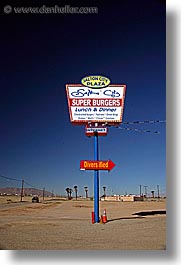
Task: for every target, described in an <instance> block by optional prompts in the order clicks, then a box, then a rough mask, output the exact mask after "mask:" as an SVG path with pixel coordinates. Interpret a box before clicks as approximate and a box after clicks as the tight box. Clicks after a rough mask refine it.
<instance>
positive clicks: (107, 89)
mask: <svg viewBox="0 0 181 265" xmlns="http://www.w3.org/2000/svg"><path fill="white" fill-rule="evenodd" d="M110 83H111V81H110V79H109V78H107V77H105V76H101V75H91V76H86V77H84V78H82V80H81V84H67V85H66V93H67V99H68V107H69V114H70V121H71V122H72V124H76V125H86V128H85V134H86V135H87V136H88V137H90V136H93V137H94V161H86V160H84V161H81V164H80V169H81V170H94V217H95V223H99V170H108V171H109V170H111V169H112V168H113V167H114V166H115V164H114V163H113V162H112V161H111V160H108V161H99V147H98V137H99V136H106V135H107V132H108V128H107V127H108V126H116V125H118V124H120V123H121V122H122V116H123V109H124V98H125V92H126V85H121V84H110ZM82 163H83V164H82Z"/></svg>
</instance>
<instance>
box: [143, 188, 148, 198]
mask: <svg viewBox="0 0 181 265" xmlns="http://www.w3.org/2000/svg"><path fill="white" fill-rule="evenodd" d="M147 187H148V186H144V188H145V198H147Z"/></svg>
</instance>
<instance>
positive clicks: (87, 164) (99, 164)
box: [80, 160, 115, 170]
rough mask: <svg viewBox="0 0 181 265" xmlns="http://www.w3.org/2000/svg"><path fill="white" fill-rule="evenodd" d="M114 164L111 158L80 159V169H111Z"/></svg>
mask: <svg viewBox="0 0 181 265" xmlns="http://www.w3.org/2000/svg"><path fill="white" fill-rule="evenodd" d="M114 166H115V164H114V163H113V162H112V161H111V160H107V161H102V160H99V161H96V160H81V161H80V170H112V169H113V167H114Z"/></svg>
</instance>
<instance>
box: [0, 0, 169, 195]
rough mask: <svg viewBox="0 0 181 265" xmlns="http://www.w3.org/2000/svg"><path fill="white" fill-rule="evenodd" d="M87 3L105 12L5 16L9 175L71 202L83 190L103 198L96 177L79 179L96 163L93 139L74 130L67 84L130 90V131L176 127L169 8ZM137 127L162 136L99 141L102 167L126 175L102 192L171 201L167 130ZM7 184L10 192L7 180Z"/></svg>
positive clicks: (0, 122) (0, 96) (3, 151)
mask: <svg viewBox="0 0 181 265" xmlns="http://www.w3.org/2000/svg"><path fill="white" fill-rule="evenodd" d="M11 3H12V4H11ZM13 3H14V2H13V1H8V3H7V4H9V5H12V6H16V5H15V4H13ZM18 3H21V1H18ZM28 3H29V6H35V3H36V1H34V4H33V2H32V1H28ZM64 3H65V4H68V5H71V6H75V1H74V3H73V2H72V1H61V6H64ZM77 3H78V4H77V5H78V6H96V7H98V14H87V15H86V14H84V15H80V14H74V15H73V14H67V15H62V14H52V15H51V14H44V15H43V14H42V15H41V14H19V15H18V14H13V13H12V14H3V12H1V23H0V27H1V43H0V45H1V64H0V67H1V69H0V72H1V77H0V106H1V108H0V174H2V175H5V176H8V177H13V178H18V179H22V178H24V179H25V180H26V181H27V182H28V183H31V184H32V185H34V186H36V187H40V188H42V187H46V189H47V190H50V191H51V190H54V192H55V193H59V194H62V195H64V194H65V188H66V187H73V186H74V185H77V186H78V188H79V194H82V195H83V194H84V189H83V187H84V186H88V187H89V194H90V195H92V193H93V172H92V171H86V172H85V171H80V170H79V163H80V160H82V159H90V160H91V159H93V139H92V138H87V137H86V136H85V135H84V126H73V125H71V123H70V121H69V113H68V105H67V99H66V93H65V84H68V83H69V84H71V83H72V84H73V83H80V80H81V78H82V77H84V76H86V75H90V74H101V75H105V76H107V77H109V78H110V79H111V81H112V83H113V84H114V83H115V84H116V83H122V84H126V85H127V90H126V98H125V108H124V115H123V122H126V121H135V120H136V121H137V120H140V121H142V120H165V118H166V106H165V104H166V88H165V86H166V84H165V82H166V80H165V79H166V78H165V74H166V73H165V68H166V58H165V52H166V47H165V46H166V44H165V35H166V31H165V24H166V22H165V16H166V10H165V4H164V1H161V0H160V1H159V0H150V1H146V0H138V1H133V0H120V1H114V0H113V1H82V2H81V1H79V2H77ZM43 4H44V5H47V6H54V5H55V4H58V5H59V6H60V1H39V6H41V5H43ZM22 5H23V6H25V2H24V4H22ZM22 5H20V4H19V6H22ZM26 6H28V4H27V5H26ZM36 6H37V4H36ZM122 127H125V126H124V125H122ZM129 127H131V128H139V129H150V130H152V131H160V132H161V133H160V134H146V133H137V132H129V131H124V130H119V129H116V128H110V129H109V134H108V136H107V137H102V138H100V139H99V149H100V159H102V160H107V159H112V161H113V162H114V163H115V164H116V167H115V168H114V169H113V170H112V171H111V172H110V173H107V172H101V173H100V187H102V186H104V185H105V186H107V191H108V193H109V194H111V193H112V190H113V193H117V194H124V193H125V192H127V193H136V194H137V193H139V185H140V184H142V185H147V186H148V191H150V190H156V185H160V190H161V193H165V192H166V172H165V171H166V161H165V152H166V150H165V149H166V147H165V124H163V123H160V124H155V125H153V124H152V125H151V124H150V125H149V124H146V125H129ZM0 185H2V186H5V185H7V186H8V183H6V182H5V181H4V180H2V179H0ZM101 193H102V188H101Z"/></svg>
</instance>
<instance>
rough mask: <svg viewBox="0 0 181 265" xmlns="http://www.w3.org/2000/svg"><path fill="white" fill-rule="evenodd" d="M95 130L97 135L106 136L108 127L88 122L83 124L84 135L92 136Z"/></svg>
mask: <svg viewBox="0 0 181 265" xmlns="http://www.w3.org/2000/svg"><path fill="white" fill-rule="evenodd" d="M95 132H96V133H97V135H98V136H106V135H107V132H108V128H107V127H106V126H101V125H98V126H97V127H96V126H95V125H93V126H92V124H88V125H86V126H85V134H86V136H94V134H95Z"/></svg>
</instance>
